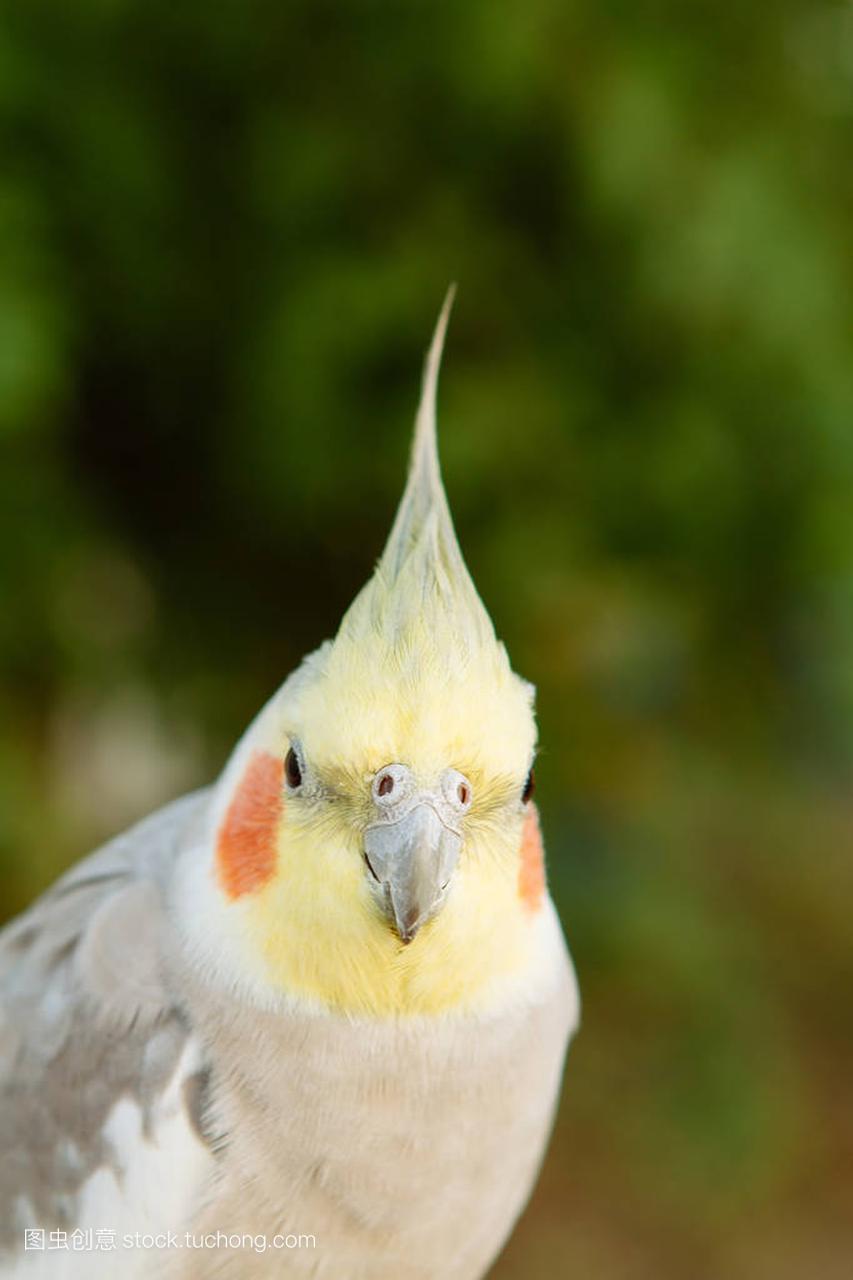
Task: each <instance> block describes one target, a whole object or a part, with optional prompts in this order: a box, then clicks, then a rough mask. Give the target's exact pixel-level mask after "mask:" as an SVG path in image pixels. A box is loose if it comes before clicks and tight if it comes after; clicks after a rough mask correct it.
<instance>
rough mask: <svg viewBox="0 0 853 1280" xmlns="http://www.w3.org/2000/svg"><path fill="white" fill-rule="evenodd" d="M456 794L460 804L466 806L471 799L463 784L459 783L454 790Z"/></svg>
mask: <svg viewBox="0 0 853 1280" xmlns="http://www.w3.org/2000/svg"><path fill="white" fill-rule="evenodd" d="M456 794H457V795H458V796H459V803H460V804H467V803H468V801H469V800H470V799H471V792H470V790H469V789H468V787H467V786H466V784H465V783H464V782H460V783H459V786H458V787H457V788H456Z"/></svg>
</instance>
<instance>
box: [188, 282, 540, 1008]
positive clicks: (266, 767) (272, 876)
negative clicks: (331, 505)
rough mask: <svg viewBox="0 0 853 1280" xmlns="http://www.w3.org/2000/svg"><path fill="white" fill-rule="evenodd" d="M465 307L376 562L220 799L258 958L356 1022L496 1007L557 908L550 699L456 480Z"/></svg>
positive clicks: (430, 362)
mask: <svg viewBox="0 0 853 1280" xmlns="http://www.w3.org/2000/svg"><path fill="white" fill-rule="evenodd" d="M449 305H450V298H449V297H448V300H447V302H446V303H445V307H444V309H443V311H442V314H441V317H440V319H439V323H438V326H437V329H436V333H435V337H434V339H433V342H432V346H431V348H430V351H429V355H428V357H427V362H426V369H425V374H424V383H423V391H422V396H421V403H420V407H419V410H418V415H417V422H416V429H415V439H414V445H413V449H412V457H411V465H410V471H409V477H408V482H407V485H406V489H405V493H404V495H403V499H402V501H401V503H400V507H399V510H398V512H397V517H396V520H395V522H394V526H393V528H392V530H391V534H390V537H389V539H388V543H387V545H386V547H385V550H384V552H383V554H382V557H381V559H380V561H379V564H378V565H377V568H376V571H375V573H374V575H373V577H372V578H371V579H370V581H369V582H368V583H367V585H366V586H365V587H364V588H363V590H362V591H361V592H360V594H359V595H358V596H357V597H356V599H355V601H354V602H353V604H352V605H351V606H350V608H349V610H348V611H347V613H346V615H345V616H344V619H343V621H342V623H341V625H340V628H339V630H338V633H337V636H336V637H335V639H334V640H333V641H330V642H327V643H326V644H324V645H323V646H322V647H321V648H320V649H318V650H317V651H316V652H315V653H313V654H311V655H310V657H308V658H306V659H305V661H304V662H303V663H302V665H301V666H300V667H299V669H298V670H297V671H296V672H295V673H294V674H293V675H291V676H290V678H289V679H288V680H287V681H286V682H285V684H284V685H283V686H282V688H281V689H280V690H279V692H278V693H277V694H276V695H275V697H274V698H273V699H272V700H271V701H270V702H269V703H268V704H267V706H266V707H265V708H264V710H263V711H262V712H261V714H260V715H259V716H258V718H257V719H256V721H255V722H254V723H253V725H252V726H251V727H250V729H249V730H248V732H247V733H246V735H245V736H244V738H243V739H242V741H241V742H240V743H239V744H238V747H237V748H236V750H235V752H234V754H233V756H232V758H231V760H230V762H229V764H228V767H227V768H226V770H225V773H224V775H223V777H222V780H221V781H220V784H219V787H218V790H217V792H216V795H215V799H214V804H213V806H212V815H211V829H210V833H209V834H210V841H209V844H210V848H211V849H212V862H211V863H210V864H209V866H208V882H209V892H210V895H211V901H213V902H214V903H215V913H216V916H217V924H216V929H217V932H219V931H220V930H221V931H222V932H223V933H225V934H226V935H227V937H228V945H229V948H230V951H231V953H232V954H233V952H234V948H236V949H237V952H238V959H237V963H238V964H239V965H240V967H241V968H245V967H247V966H248V968H249V969H250V970H251V972H252V974H253V977H254V979H255V980H256V982H260V983H261V984H262V985H263V986H265V987H269V986H272V987H273V988H275V989H277V990H279V991H283V992H285V993H288V994H290V995H293V996H296V997H306V998H308V999H309V1000H312V1001H318V1002H320V1003H321V1004H324V1005H326V1006H332V1007H335V1008H340V1009H346V1010H347V1011H349V1012H356V1013H358V1012H361V1013H378V1014H396V1013H405V1012H427V1011H436V1010H443V1009H451V1008H454V1007H466V1008H470V1007H472V1006H477V1005H483V1004H487V1003H488V1001H489V999H490V998H492V997H495V996H496V993H497V991H498V990H499V989H504V988H505V987H506V985H507V983H509V985H510V986H511V985H512V979H513V975H518V974H521V973H522V972H523V970H524V969H525V966H527V965H529V964H530V963H531V957H532V956H533V953H534V952H535V950H536V947H537V945H538V944H537V940H536V936H537V916H538V915H539V914H540V912H541V908H542V906H543V899H544V898H545V896H546V895H545V889H544V876H543V871H542V861H541V857H542V853H541V844H540V841H539V829H538V822H537V817H536V811H535V807H534V806H533V804H532V802H531V798H530V797H531V792H532V769H533V754H534V749H535V742H536V731H535V723H534V716H533V689H532V686H531V685H529V684H528V683H526V682H525V681H523V680H521V679H520V678H519V677H518V676H516V675H515V674H514V673H513V671H512V669H511V667H510V664H509V660H508V657H507V654H506V650H505V649H504V647H503V645H502V644H501V643H500V642H499V641H498V640H497V639H496V636H495V632H494V628H493V626H492V623H491V621H490V619H489V616H488V614H487V613H486V610H485V608H484V607H483V604H482V602H481V601H480V598H479V596H478V594H477V591H476V588H475V587H474V584H473V582H472V580H471V577H470V575H469V573H468V570H467V568H466V567H465V563H464V561H463V559H462V555H461V552H460V550H459V546H458V543H457V540H456V535H455V533H454V529H453V523H452V520H451V517H450V512H449V509H448V505H447V500H446V498H445V494H444V489H443V487H442V483H441V476H440V472H439V464H438V455H437V450H436V429H435V396H436V383H437V377H438V366H439V361H440V357H441V350H442V345H443V341H444V333H445V328H446V324H447V316H448V311H449ZM210 923H211V921H210V920H209V919H208V922H207V926H208V927H209V925H210Z"/></svg>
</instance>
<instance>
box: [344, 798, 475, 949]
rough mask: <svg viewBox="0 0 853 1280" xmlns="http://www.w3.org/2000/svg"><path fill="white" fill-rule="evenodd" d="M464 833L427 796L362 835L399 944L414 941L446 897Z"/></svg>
mask: <svg viewBox="0 0 853 1280" xmlns="http://www.w3.org/2000/svg"><path fill="white" fill-rule="evenodd" d="M461 845H462V837H461V836H460V835H459V834H458V832H456V831H453V830H451V828H450V827H448V826H447V825H446V824H445V823H444V822H442V820H441V818H440V817H439V816H438V813H437V812H436V810H435V808H434V807H433V806H432V804H430V803H429V802H428V801H426V800H421V801H418V802H416V803H415V804H414V805H413V806H412V807H411V808H410V809H409V810H408V812H407V813H405V814H404V815H403V817H401V818H398V819H397V821H396V822H388V821H382V822H377V823H375V824H373V825H371V826H369V827H368V828H367V830H366V832H365V835H364V853H365V857H366V859H367V865H368V867H369V868H370V870H371V872H372V874H373V877H374V879H375V880H376V881H377V885H378V887H379V890H380V891H381V894H382V898H383V906H384V908H385V911H386V912H387V914H388V917H389V919H390V921H391V923H392V924H393V926H394V928H395V929H396V930H397V933H398V934H399V936H400V940H401V942H411V941H412V939H413V938H414V936H415V934H416V933H417V931H418V929H420V927H421V925H422V924H424V923H425V922H426V921H427V920H429V918H430V917H431V916H433V915H434V914H435V912H436V911H437V910H438V908H439V907H440V906H441V903H442V902H443V900H444V896H445V892H446V890H447V886H448V884H449V882H450V877H451V876H452V874H453V869H454V867H455V866H456V862H457V859H458V857H459V850H460V847H461Z"/></svg>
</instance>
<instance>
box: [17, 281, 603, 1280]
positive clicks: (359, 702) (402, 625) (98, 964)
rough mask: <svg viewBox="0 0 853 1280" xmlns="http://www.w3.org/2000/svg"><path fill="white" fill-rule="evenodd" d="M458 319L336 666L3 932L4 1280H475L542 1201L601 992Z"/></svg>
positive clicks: (326, 666) (276, 701) (314, 677)
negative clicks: (501, 588) (513, 605)
mask: <svg viewBox="0 0 853 1280" xmlns="http://www.w3.org/2000/svg"><path fill="white" fill-rule="evenodd" d="M449 306H450V297H448V300H447V302H446V303H445V306H444V309H443V311H442V314H441V317H440V320H439V323H438V326H437V329H436V333H435V337H434V339H433V342H432V346H431V348H430V351H429V354H428V357H427V362H426V368H425V374H424V383H423V389H422V396H421V403H420V407H419V410H418V414H417V421H416V429H415V439H414V445H413V450H412V458H411V464H410V471H409V476H408V482H407V485H406V490H405V493H404V495H403V499H402V502H401V504H400V508H399V511H398V513H397V517H396V520H395V523H394V526H393V529H392V531H391V535H390V537H389V540H388V543H387V546H386V547H385V550H384V553H383V555H382V557H381V560H380V561H379V564H378V566H377V568H376V571H375V573H374V575H373V577H372V578H371V580H370V581H369V582H368V584H367V586H366V587H364V589H363V590H362V591H361V593H360V594H359V595H358V596H357V598H356V600H355V602H354V603H353V604H352V606H351V607H350V609H349V611H348V612H347V613H346V615H345V617H344V619H343V622H342V623H341V626H340V629H339V631H338V634H337V636H336V638H335V639H334V640H333V641H331V642H327V643H326V644H324V645H322V646H321V647H320V648H319V649H318V650H317V651H316V652H315V653H313V654H311V655H310V656H309V657H308V658H306V659H305V661H304V662H303V663H302V665H301V666H300V667H299V669H298V670H297V671H295V672H294V673H293V674H292V675H291V676H290V677H289V678H288V679H287V680H286V681H285V683H284V685H283V686H282V688H281V689H280V690H279V692H278V693H277V694H275V696H274V697H273V698H272V700H271V701H270V702H269V703H268V704H267V706H266V707H265V708H264V709H263V710H262V711H261V713H260V714H259V716H258V717H257V719H256V720H255V721H254V723H253V724H252V725H251V727H250V728H249V729H248V731H247V732H246V734H245V736H244V737H243V739H242V740H241V741H240V742H239V743H238V745H237V747H236V749H235V751H234V753H233V755H232V757H231V759H230V761H229V762H228V764H227V767H226V768H225V771H224V773H223V775H222V777H221V778H220V780H219V782H218V783H217V784H216V785H215V786H213V787H212V788H211V789H209V790H206V791H202V792H199V793H196V794H193V795H190V796H187V797H185V798H183V799H181V800H178V801H176V802H175V803H173V804H170V805H168V806H167V807H166V808H165V809H163V810H161V811H160V812H158V813H156V814H154V815H153V816H152V817H150V818H148V819H147V820H145V821H144V822H142V823H140V824H139V825H138V826H136V827H134V828H133V829H132V830H131V831H129V832H127V833H126V834H125V835H122V836H120V837H118V838H117V839H116V840H114V841H112V843H110V844H108V845H107V846H106V847H105V848H103V849H102V850H101V851H99V852H98V853H95V854H94V855H92V856H91V857H90V858H88V859H86V860H85V861H83V862H81V863H79V864H78V865H77V866H76V867H75V868H74V869H73V870H71V871H70V872H69V873H68V874H67V875H65V876H64V877H63V878H62V879H61V880H59V882H58V883H57V884H56V885H55V886H54V887H53V888H52V889H50V890H49V891H48V892H47V893H46V894H45V895H44V896H43V897H42V898H41V899H39V901H37V902H36V903H35V905H34V906H33V907H32V908H31V909H30V910H29V911H27V912H26V913H25V914H24V915H23V916H21V917H19V918H18V919H17V920H15V921H13V922H12V923H11V924H10V925H8V926H7V927H6V929H5V930H4V931H3V933H2V934H0V1153H2V1161H0V1247H2V1248H3V1249H4V1250H5V1252H2V1253H0V1275H2V1276H4V1277H10V1276H15V1277H18V1276H20V1277H37V1276H45V1277H63V1278H70V1277H80V1280H97V1277H107V1278H108V1280H115V1277H122V1280H127V1278H128V1277H137V1276H154V1275H156V1276H158V1277H165V1278H166V1280H169V1278H172V1280H190V1278H193V1277H208V1276H210V1277H223V1278H231V1277H233V1278H234V1280H256V1278H261V1277H273V1276H275V1277H284V1276H288V1277H291V1276H292V1277H298V1276H312V1277H327V1278H329V1280H437V1278H438V1277H441V1278H442V1280H475V1278H476V1277H480V1276H483V1275H484V1274H485V1272H486V1271H487V1269H488V1267H489V1265H490V1263H491V1262H492V1260H493V1259H494V1257H495V1256H496V1254H497V1253H498V1251H499V1250H500V1248H501V1246H502V1244H503V1243H504V1241H505V1240H506V1238H507V1236H508V1235H509V1233H510V1231H511V1229H512V1227H513V1224H514V1223H515V1221H516V1219H517V1217H518V1214H519V1213H520V1211H521V1209H522V1208H523V1206H524V1204H525V1202H526V1200H527V1197H528V1195H529V1193H530V1190H531V1186H532V1184H533V1181H534V1178H535V1176H536V1172H537V1168H538V1165H539V1162H540V1159H541V1157H542V1153H543V1149H544V1146H545V1143H546V1140H547V1137H548V1133H549V1131H550V1127H551V1124H552V1118H553V1113H554V1107H555V1101H556V1098H557V1093H558V1089H559V1083H560V1078H561V1074H562V1067H563V1059H564V1056H565V1051H566V1045H567V1042H568V1038H569V1035H570V1034H571V1032H572V1031H573V1030H574V1028H575V1026H576V1023H577V1017H578V995H577V987H576V983H575V978H574V972H573V969H572V966H571V962H570V960H569V957H568V953H567V951H566V946H565V943H564V940H563V934H562V931H561V928H560V925H559V922H558V919H557V915H556V912H555V910H554V907H553V905H552V902H551V900H550V898H549V896H548V892H547V888H546V883H545V877H544V871H543V855H542V844H541V840H540V834H539V823H538V818H537V812H536V808H535V806H534V803H533V801H532V799H531V793H532V785H533V784H532V780H533V773H532V763H533V754H534V746H535V738H536V732H535V727H534V717H533V710H532V702H533V690H532V687H531V686H530V685H529V684H527V683H525V682H524V681H523V680H521V679H520V678H519V677H518V676H516V675H515V674H513V672H512V670H511V668H510V664H509V660H508V658H507V654H506V651H505V649H504V647H503V646H502V645H501V644H500V643H499V642H498V641H497V639H496V637H495V632H494V629H493V627H492V623H491V621H490V619H489V617H488V615H487V613H486V611H485V609H484V607H483V605H482V603H481V601H480V599H479V596H478V595H477V591H476V589H475V587H474V584H473V582H472V580H471V578H470V576H469V574H468V571H467V569H466V567H465V564H464V562H463V559H462V555H461V552H460V550H459V547H458V544H457V541H456V536H455V534H454V530H453V524H452V522H451V517H450V512H449V509H448V506H447V501H446V498H445V495H444V490H443V488H442V483H441V478H440V473H439V464H438V456H437V448H436V430H435V398H436V383H437V378H438V366H439V361H440V358H441V350H442V346H443V341H444V333H445V328H446V325H447V316H448V310H449ZM25 1233H26V1234H25ZM25 1246H26V1247H25Z"/></svg>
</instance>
